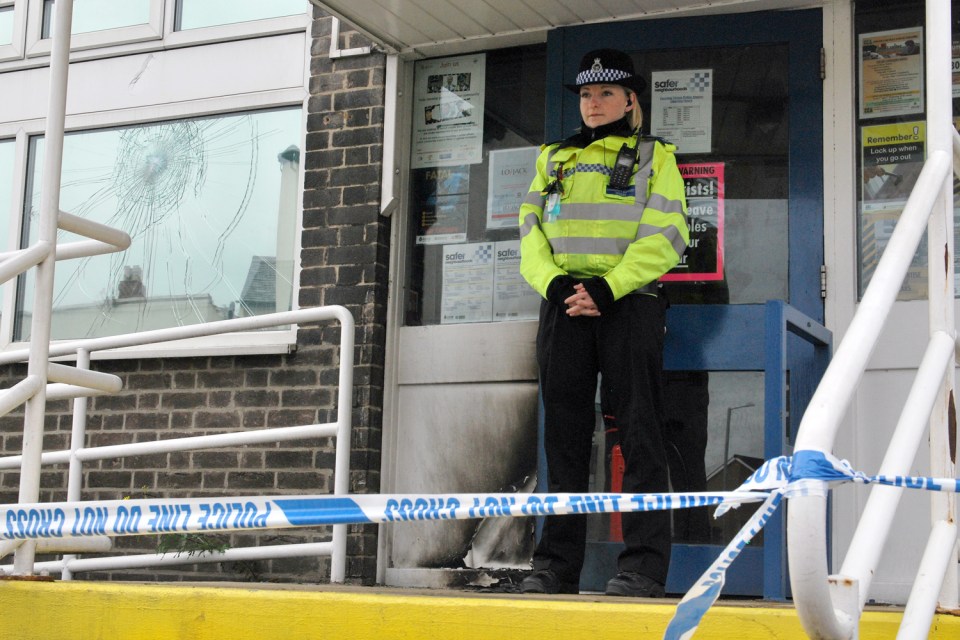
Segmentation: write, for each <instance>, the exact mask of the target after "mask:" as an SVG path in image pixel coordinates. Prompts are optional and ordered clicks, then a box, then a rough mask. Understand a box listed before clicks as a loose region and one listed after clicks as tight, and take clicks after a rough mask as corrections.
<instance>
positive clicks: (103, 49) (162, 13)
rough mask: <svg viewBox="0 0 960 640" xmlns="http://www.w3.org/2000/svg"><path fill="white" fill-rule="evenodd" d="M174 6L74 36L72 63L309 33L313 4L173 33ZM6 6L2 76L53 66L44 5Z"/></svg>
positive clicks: (3, 0)
mask: <svg viewBox="0 0 960 640" xmlns="http://www.w3.org/2000/svg"><path fill="white" fill-rule="evenodd" d="M176 1H177V0H151V19H150V23H149V24H145V25H137V26H133V27H125V28H119V29H105V30H103V31H93V32H90V33H83V34H76V35H73V36H72V37H71V44H70V50H71V55H70V60H71V61H72V62H82V61H85V60H96V59H102V58H109V57H115V56H124V55H130V54H134V53H148V52H152V51H161V50H165V49H174V48H179V47H191V46H198V45H205V44H213V43H217V42H226V41H232V40H245V39H249V38H262V37H266V36H274V35H281V34H286V33H296V32H309V28H310V23H311V19H312V13H311V10H312V5H310V3H308V2H305V3H304V5H305V6H304V12H303V13H302V14H296V15H291V16H282V17H279V18H266V19H263V20H252V21H248V22H238V23H233V24H227V25H216V26H211V27H202V28H197V29H189V30H187V31H174V23H175V20H176ZM5 4H12V5H13V6H14V43H13V44H12V45H6V46H2V47H0V73H3V72H6V71H16V70H20V69H29V68H35V67H42V66H46V65H47V64H49V56H50V49H51V41H50V40H49V39H41V38H40V34H41V30H42V17H43V13H42V12H43V0H0V6H5ZM28 18H29V19H28ZM28 24H29V25H30V29H29V33H28V30H27V25H28Z"/></svg>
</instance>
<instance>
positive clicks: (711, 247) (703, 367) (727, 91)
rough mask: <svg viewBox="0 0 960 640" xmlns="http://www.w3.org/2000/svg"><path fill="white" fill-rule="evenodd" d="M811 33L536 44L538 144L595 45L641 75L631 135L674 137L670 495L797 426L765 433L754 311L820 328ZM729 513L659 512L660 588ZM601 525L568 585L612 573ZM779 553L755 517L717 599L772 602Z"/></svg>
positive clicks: (724, 486)
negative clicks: (682, 252) (665, 521)
mask: <svg viewBox="0 0 960 640" xmlns="http://www.w3.org/2000/svg"><path fill="white" fill-rule="evenodd" d="M821 32H822V27H821V14H820V12H819V11H818V10H809V11H790V12H775V13H762V14H761V13H757V14H731V15H725V16H715V17H700V18H686V19H670V20H655V21H654V20H651V21H643V22H633V23H609V24H604V25H597V26H589V27H578V28H572V29H562V30H557V31H555V32H552V33H551V36H550V38H549V39H548V60H549V66H548V68H549V72H550V74H551V75H548V79H547V92H548V95H547V105H548V113H547V139H548V140H550V139H560V138H562V137H564V136H565V135H568V134H569V132H570V131H572V130H574V129H575V128H576V126H577V125H578V123H579V111H578V105H577V100H576V96H575V95H574V94H572V93H569V92H567V91H566V90H564V89H563V88H562V86H563V82H564V80H563V79H564V78H570V77H573V76H574V75H576V70H577V67H578V64H579V61H580V59H581V57H582V56H583V54H585V53H586V52H587V51H589V50H590V49H593V48H596V46H597V44H596V43H604V44H603V46H610V47H615V48H619V49H622V50H624V51H627V52H629V53H630V54H631V55H632V57H633V60H634V65H635V67H636V68H637V69H638V71H639V72H640V73H642V74H643V75H644V76H645V77H646V79H647V85H648V86H647V89H646V90H645V92H644V94H642V95H641V96H640V104H641V105H642V107H643V110H644V125H643V131H644V133H646V134H648V135H654V136H658V137H662V138H665V139H667V140H669V141H671V142H673V143H675V144H677V145H678V154H677V159H678V163H679V164H680V165H681V171H682V173H683V174H684V177H685V180H686V183H687V199H688V205H689V214H690V227H691V246H690V249H689V250H688V253H687V255H686V256H685V260H684V261H683V262H682V263H681V264H680V265H679V266H678V268H677V269H675V270H674V271H673V272H671V274H669V275H668V276H667V277H666V278H664V286H665V290H666V292H667V294H668V297H669V298H670V301H671V308H670V311H669V312H668V321H667V324H668V327H667V346H666V352H665V363H666V368H667V369H668V371H667V373H666V385H665V386H666V406H665V411H666V415H665V435H666V441H667V447H668V456H669V458H670V461H671V483H672V485H673V489H674V490H675V491H706V490H710V491H720V490H733V489H735V488H736V487H737V486H738V485H739V484H740V483H741V482H742V481H743V480H744V479H745V478H746V477H747V476H748V475H749V474H750V473H751V472H752V471H753V470H754V469H755V468H756V467H757V466H758V465H759V464H761V463H762V462H763V461H764V460H765V459H769V458H771V457H775V456H778V455H781V454H783V453H785V452H786V451H785V449H787V448H789V442H790V433H789V430H790V427H789V425H790V424H794V425H795V424H797V423H798V422H799V415H798V416H796V417H794V416H790V417H789V420H787V421H786V422H785V423H784V424H786V425H787V426H786V432H785V433H777V434H776V436H777V437H769V430H768V429H769V427H768V426H767V425H768V424H769V420H770V416H768V415H766V413H769V411H766V412H765V401H766V399H765V379H764V378H765V376H764V371H763V370H764V334H765V322H764V306H765V303H766V302H767V301H768V300H783V301H786V302H787V303H789V304H790V305H791V306H793V307H794V308H796V309H798V310H799V311H800V312H802V313H804V314H806V315H807V316H809V317H810V318H812V319H814V320H816V321H818V322H822V321H823V303H822V299H821V296H820V267H821V265H822V263H823V211H822V151H821V149H822V134H821V132H822V91H821V78H820V43H821V40H822V35H821ZM551 105H554V107H553V110H552V111H550V110H549V108H550V106H551ZM598 409H599V403H598ZM778 424H779V421H778ZM611 426H614V427H615V425H611V424H609V420H608V423H607V424H606V425H604V424H603V423H602V421H601V420H600V419H599V418H598V437H597V439H596V442H597V457H596V460H597V464H596V468H597V473H596V474H595V476H594V477H595V488H596V489H597V490H609V489H611V487H615V486H616V477H617V473H618V472H617V469H618V464H619V459H618V458H617V450H616V448H615V445H616V436H615V431H614V430H613V429H611ZM604 434H606V435H604ZM611 434H612V435H611ZM737 511H738V512H741V511H742V512H743V513H735V514H734V515H733V517H731V514H728V515H727V516H725V517H724V518H723V519H722V520H713V519H712V516H711V515H710V513H709V512H708V511H706V510H700V511H699V512H696V511H681V512H677V513H675V515H674V521H673V528H674V550H673V559H672V562H671V569H670V578H669V580H668V584H667V590H668V592H673V593H682V592H684V591H685V590H686V589H687V588H688V587H689V586H690V585H691V584H692V583H693V581H694V580H696V578H697V577H699V575H700V573H701V572H702V571H703V569H704V568H706V566H707V565H708V564H709V562H711V561H712V560H713V559H714V558H715V557H716V555H717V554H718V553H719V552H720V550H721V549H722V547H723V546H724V545H725V544H726V543H727V542H728V541H729V540H730V539H731V538H732V537H733V535H734V534H735V533H736V532H737V531H738V530H739V528H740V526H741V524H742V523H743V522H744V521H745V520H746V519H747V518H748V517H749V515H750V512H751V509H750V508H742V509H739V510H737ZM617 524H618V523H617V522H616V521H615V519H613V521H610V520H602V519H600V517H599V516H598V520H597V521H596V522H594V523H593V524H592V526H591V528H590V535H591V538H592V539H591V541H590V548H589V550H588V561H587V566H586V567H585V570H584V574H583V578H582V582H581V588H582V589H586V590H595V589H596V590H602V586H603V584H604V582H605V581H606V579H607V578H609V576H611V575H613V573H615V571H616V570H615V566H616V555H617V553H618V552H619V543H618V533H619V532H618V527H617ZM782 551H783V549H782V533H781V529H780V528H779V526H778V523H773V524H772V526H769V525H768V528H767V530H766V536H765V537H764V536H763V535H761V536H760V537H759V538H758V539H755V540H754V542H753V543H751V545H750V547H749V548H748V549H746V550H744V554H743V555H742V556H741V558H739V559H738V560H737V562H736V563H734V565H733V567H732V568H731V571H730V573H729V576H728V580H727V586H726V587H725V589H724V593H727V594H732V595H735V594H739V595H765V596H767V597H783V596H784V595H785V593H786V565H785V562H784V561H783V553H782ZM765 576H766V577H765ZM773 582H776V584H773Z"/></svg>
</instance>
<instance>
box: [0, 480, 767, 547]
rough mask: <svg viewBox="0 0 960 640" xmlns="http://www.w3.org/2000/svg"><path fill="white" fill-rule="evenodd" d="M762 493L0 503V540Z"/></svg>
mask: <svg viewBox="0 0 960 640" xmlns="http://www.w3.org/2000/svg"><path fill="white" fill-rule="evenodd" d="M765 497H766V494H763V493H757V492H755V491H751V492H737V491H733V492H703V493H656V494H630V493H585V494H571V493H555V494H516V493H503V494H500V493H476V494H473V493H464V494H449V495H443V494H425V495H415V494H411V495H351V496H330V495H317V496H296V497H293V496H291V497H269V498H268V497H262V496H250V497H242V498H229V499H224V498H187V499H183V500H170V499H163V500H160V499H149V500H146V499H144V500H112V501H102V502H96V503H84V502H61V503H42V504H23V505H0V540H26V539H39V538H73V537H84V536H130V535H144V534H159V533H188V532H207V533H210V532H222V531H237V530H249V529H284V528H292V527H310V526H317V525H329V524H366V523H385V522H410V521H424V520H467V519H473V518H490V517H520V516H543V515H567V514H578V513H579V514H589V513H616V512H620V513H629V512H638V511H662V510H666V509H686V508H688V507H705V506H717V505H723V504H728V505H729V504H734V503H735V504H740V503H742V502H760V501H762V500H763V499H764V498H765Z"/></svg>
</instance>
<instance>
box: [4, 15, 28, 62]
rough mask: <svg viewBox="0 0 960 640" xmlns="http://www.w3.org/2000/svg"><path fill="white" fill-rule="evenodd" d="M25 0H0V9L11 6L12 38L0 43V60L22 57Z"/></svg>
mask: <svg viewBox="0 0 960 640" xmlns="http://www.w3.org/2000/svg"><path fill="white" fill-rule="evenodd" d="M26 6H27V0H0V9H8V8H10V7H13V38H12V40H11V42H10V44H5V45H0V62H3V61H5V60H16V59H19V58H22V57H23V33H24V28H25V25H26Z"/></svg>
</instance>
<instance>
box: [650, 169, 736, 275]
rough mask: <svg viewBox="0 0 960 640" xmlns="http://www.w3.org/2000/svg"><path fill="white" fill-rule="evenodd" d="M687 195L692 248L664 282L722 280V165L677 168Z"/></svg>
mask: <svg viewBox="0 0 960 640" xmlns="http://www.w3.org/2000/svg"><path fill="white" fill-rule="evenodd" d="M678 167H679V169H680V175H682V176H683V184H684V187H685V189H686V193H687V218H688V224H689V225H690V246H689V247H688V248H687V251H686V252H685V253H684V254H683V256H682V257H681V258H680V264H678V265H677V266H676V267H675V268H674V269H673V270H671V271H670V272H669V273H667V274H665V275H664V276H663V277H661V278H660V280H662V281H664V282H707V281H717V280H723V234H724V221H723V201H724V196H723V191H724V179H723V168H724V165H723V163H722V162H700V163H695V164H681V165H678Z"/></svg>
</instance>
